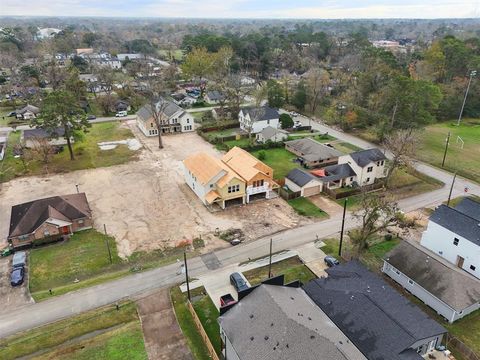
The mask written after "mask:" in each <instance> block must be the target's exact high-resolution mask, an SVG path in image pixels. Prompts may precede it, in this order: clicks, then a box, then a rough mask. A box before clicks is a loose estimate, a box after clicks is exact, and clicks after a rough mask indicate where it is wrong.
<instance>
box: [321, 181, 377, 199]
mask: <svg viewBox="0 0 480 360" xmlns="http://www.w3.org/2000/svg"><path fill="white" fill-rule="evenodd" d="M382 189H383V182H376V183H374V184H370V185H364V186H362V187H361V188H359V187H356V188H352V189H349V190H345V189H342V191H335V189H334V190H330V189H328V188H327V187H326V186H325V185H324V186H323V192H324V193H325V194H327V195H328V196H330V197H331V198H333V199H343V198H346V197H349V196H353V195H358V194H360V193H361V192H362V191H366V192H372V191H379V190H382Z"/></svg>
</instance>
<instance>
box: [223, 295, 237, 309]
mask: <svg viewBox="0 0 480 360" xmlns="http://www.w3.org/2000/svg"><path fill="white" fill-rule="evenodd" d="M236 302H237V300H235V299H234V298H233V296H232V295H231V294H225V295H223V296H220V307H224V306H228V305H232V304H235V303H236Z"/></svg>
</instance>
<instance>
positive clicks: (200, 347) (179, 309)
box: [170, 286, 210, 360]
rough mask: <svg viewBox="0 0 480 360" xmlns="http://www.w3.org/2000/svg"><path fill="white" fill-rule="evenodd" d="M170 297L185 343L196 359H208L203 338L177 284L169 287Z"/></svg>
mask: <svg viewBox="0 0 480 360" xmlns="http://www.w3.org/2000/svg"><path fill="white" fill-rule="evenodd" d="M170 297H171V299H172V303H173V307H174V309H175V315H176V317H177V321H178V324H179V325H180V328H181V329H182V332H183V335H184V336H185V339H186V340H187V344H188V346H189V348H190V351H191V352H192V354H193V356H194V358H195V359H196V360H209V359H210V355H209V354H208V350H207V347H206V346H205V344H204V342H203V339H202V337H201V335H200V333H199V332H198V330H197V328H196V327H195V323H194V322H193V318H192V314H191V313H190V311H189V310H188V308H187V297H186V295H185V294H183V293H182V292H181V291H180V289H179V287H178V286H175V287H173V288H171V289H170Z"/></svg>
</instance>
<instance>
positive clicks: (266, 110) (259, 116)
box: [242, 106, 280, 121]
mask: <svg viewBox="0 0 480 360" xmlns="http://www.w3.org/2000/svg"><path fill="white" fill-rule="evenodd" d="M242 111H243V112H244V113H245V114H249V115H250V118H251V119H252V120H253V121H262V120H273V119H278V118H279V117H280V115H279V114H278V110H277V109H273V108H271V107H269V106H262V107H244V108H242Z"/></svg>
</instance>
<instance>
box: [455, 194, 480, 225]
mask: <svg viewBox="0 0 480 360" xmlns="http://www.w3.org/2000/svg"><path fill="white" fill-rule="evenodd" d="M455 210H457V211H460V212H461V213H462V214H465V215H467V216H470V217H471V218H474V219H475V220H478V221H479V222H480V203H479V202H477V201H475V200H473V199H471V198H469V197H466V198H463V199H462V201H460V202H459V203H458V204H457V205H456V206H455Z"/></svg>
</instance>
